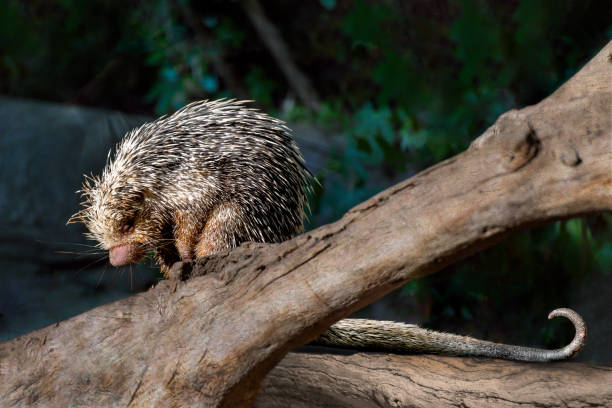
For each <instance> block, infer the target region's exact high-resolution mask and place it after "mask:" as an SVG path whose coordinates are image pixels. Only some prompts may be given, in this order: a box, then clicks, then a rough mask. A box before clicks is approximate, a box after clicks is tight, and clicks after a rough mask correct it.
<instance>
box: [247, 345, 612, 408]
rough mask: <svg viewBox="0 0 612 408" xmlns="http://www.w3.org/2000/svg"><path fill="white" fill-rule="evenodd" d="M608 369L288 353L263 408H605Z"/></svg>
mask: <svg viewBox="0 0 612 408" xmlns="http://www.w3.org/2000/svg"><path fill="white" fill-rule="evenodd" d="M611 385H612V367H596V366H589V365H586V364H580V363H572V362H562V363H553V364H534V363H516V362H509V361H503V360H487V359H477V358H463V357H442V356H434V355H412V356H407V355H389V354H378V353H371V354H363V353H357V354H353V355H340V354H331V355H330V354H310V353H308V354H305V353H293V352H292V353H289V354H288V355H287V356H286V357H285V358H284V359H283V360H282V361H281V362H280V363H279V364H278V365H277V366H276V367H274V369H273V370H272V371H271V372H270V373H269V374H268V375H267V376H266V378H265V379H264V385H263V388H262V390H261V393H260V394H259V395H258V396H257V399H256V401H255V406H256V407H261V408H264V407H265V408H277V407H278V408H285V407H292V408H302V407H303V408H318V407H321V408H370V407H371V408H380V407H413V408H420V407H423V408H425V407H439V408H444V407H534V406H539V407H542V406H545V407H602V408H603V407H610V406H612V386H611Z"/></svg>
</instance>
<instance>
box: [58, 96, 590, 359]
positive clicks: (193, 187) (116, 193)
mask: <svg viewBox="0 0 612 408" xmlns="http://www.w3.org/2000/svg"><path fill="white" fill-rule="evenodd" d="M244 103H245V102H240V101H234V100H219V101H214V102H208V101H201V102H194V103H192V104H190V105H187V106H185V107H184V108H182V109H180V110H178V111H177V112H176V113H174V114H172V115H170V116H167V117H162V118H160V119H157V120H156V121H154V122H151V123H146V124H144V125H142V126H141V127H139V128H137V129H135V130H132V131H131V132H129V133H128V134H127V135H126V136H125V137H124V139H123V140H122V141H121V142H120V143H119V145H118V146H117V149H116V152H115V157H114V159H112V160H111V159H110V152H109V159H108V161H107V165H106V167H105V169H104V171H103V173H102V175H101V176H100V177H89V178H86V181H85V183H84V185H83V189H82V190H81V192H82V194H83V196H84V198H85V200H84V202H83V205H84V208H83V209H82V210H81V211H80V212H78V213H77V214H75V215H74V216H73V217H72V218H71V220H70V221H69V222H84V223H85V224H86V226H87V227H88V228H89V231H90V233H89V234H88V235H89V237H90V238H92V239H94V240H96V241H98V243H99V246H100V247H101V248H102V249H105V250H108V251H109V257H110V260H111V263H113V265H115V266H117V265H123V264H127V263H134V262H138V261H139V260H140V259H141V258H142V257H143V256H144V254H145V253H146V252H147V251H154V252H155V256H156V259H157V261H158V263H159V264H160V266H161V269H162V271H164V272H165V273H167V272H168V270H169V268H170V266H171V265H172V264H173V263H174V262H175V261H178V260H190V259H192V258H193V257H196V256H197V257H201V256H204V255H208V254H212V253H215V252H218V251H221V250H226V249H231V248H234V247H236V246H238V245H239V244H240V243H242V242H245V241H256V242H278V241H283V240H285V239H288V238H291V237H292V236H294V235H295V234H297V233H298V232H300V231H301V229H302V224H303V219H304V215H305V214H304V207H305V206H306V205H307V201H306V195H307V193H308V191H309V189H310V181H311V177H312V176H311V174H310V173H309V172H308V170H307V169H306V167H305V165H304V160H303V159H302V156H301V154H300V152H299V149H298V147H297V145H296V144H295V142H294V141H293V139H292V138H291V134H290V131H289V129H288V128H287V127H286V126H285V125H284V123H283V122H281V121H279V120H277V119H274V118H271V117H270V116H267V115H265V114H263V113H261V112H259V111H257V110H255V109H249V108H246V107H245V106H244ZM113 254H114V255H113ZM555 316H564V317H566V318H568V319H570V320H571V321H572V323H573V324H574V327H575V328H576V335H575V337H574V340H573V341H572V342H571V343H570V344H569V345H567V346H566V347H564V348H562V349H558V350H541V349H534V348H529V347H520V346H511V345H506V344H496V343H490V342H486V341H482V340H477V339H473V338H469V337H463V336H457V335H453V334H449V333H442V332H435V331H431V330H426V329H422V328H420V327H418V326H414V325H410V324H403V323H396V322H384V321H373V320H361V319H345V320H342V321H340V322H338V323H336V324H335V325H333V326H332V327H330V329H329V330H328V331H326V332H324V333H323V334H322V335H321V336H320V337H319V338H318V339H317V340H316V341H315V343H317V344H322V345H332V346H343V347H351V348H358V349H374V350H381V351H394V352H431V353H441V354H455V355H471V356H486V357H493V358H505V359H511V360H524V361H550V360H559V359H565V358H568V357H570V356H572V355H573V354H575V353H576V352H577V351H578V350H579V349H580V348H581V347H582V346H583V345H584V339H585V336H586V326H585V325H584V322H583V321H582V319H581V318H580V316H579V315H578V314H577V313H576V312H574V311H572V310H570V309H557V310H554V311H553V312H551V314H550V315H549V318H551V317H555Z"/></svg>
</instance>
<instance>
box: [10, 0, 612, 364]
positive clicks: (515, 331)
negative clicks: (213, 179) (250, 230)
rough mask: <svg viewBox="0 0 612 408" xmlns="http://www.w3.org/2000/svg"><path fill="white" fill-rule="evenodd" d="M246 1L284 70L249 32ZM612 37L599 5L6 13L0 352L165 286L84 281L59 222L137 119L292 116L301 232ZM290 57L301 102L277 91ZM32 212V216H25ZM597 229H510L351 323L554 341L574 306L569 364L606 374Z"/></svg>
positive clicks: (280, 4)
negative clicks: (580, 348)
mask: <svg viewBox="0 0 612 408" xmlns="http://www.w3.org/2000/svg"><path fill="white" fill-rule="evenodd" d="M257 4H259V5H260V6H261V8H262V10H263V13H264V14H265V16H266V18H267V21H268V23H270V24H271V25H272V26H273V27H274V28H275V30H274V31H273V33H275V34H274V39H275V40H277V41H280V42H282V43H283V44H284V45H285V47H286V48H287V49H288V51H289V54H288V58H286V59H278V58H276V57H275V56H274V55H273V54H272V53H271V52H270V50H269V48H268V46H267V45H266V44H267V41H268V40H269V39H270V38H269V37H266V35H262V34H261V33H260V32H259V31H257V30H256V29H255V28H254V26H253V24H252V18H253V15H254V13H255V12H256V10H257V9H256V8H255V9H254V8H253V5H255V6H256V5H257ZM611 37H612V7H611V6H610V2H609V1H586V0H581V1H578V0H577V1H569V0H564V1H545V0H520V1H518V0H517V1H505V2H495V1H484V0H483V1H480V0H457V1H442V0H436V1H411V2H408V1H400V0H397V1H390V0H388V1H335V0H320V1H311V2H303V1H279V0H275V1H265V2H264V1H261V3H257V2H253V1H248V2H240V1H220V0H219V1H207V2H196V1H188V0H176V1H170V0H152V1H135V0H132V1H126V0H104V1H103V0H90V1H80V0H61V1H60V0H55V1H47V0H30V1H17V0H5V1H3V2H1V3H0V93H1V94H2V95H4V98H2V99H0V122H2V127H1V129H0V130H1V131H2V133H0V148H1V149H2V150H1V151H0V170H1V171H2V173H1V174H2V178H0V183H3V184H0V211H2V215H3V219H2V220H0V223H1V224H0V227H1V230H3V232H2V234H0V235H1V239H2V240H1V241H0V245H2V250H0V254H1V255H2V257H3V259H4V261H5V263H3V268H2V269H3V271H2V273H3V275H2V280H3V282H4V283H3V289H2V290H1V291H0V296H1V297H0V339H8V338H11V337H14V336H16V335H18V334H22V333H24V332H27V331H29V330H32V329H34V328H37V327H42V326H43V325H46V324H50V323H52V322H53V321H56V320H58V319H63V318H66V317H68V316H70V315H73V314H75V313H79V312H81V311H84V310H87V309H88V308H90V307H93V306H94V305H95V304H99V303H104V302H107V301H110V300H112V299H116V298H118V297H121V296H125V295H128V294H130V293H133V292H134V291H136V290H141V289H144V288H146V287H148V285H150V284H152V283H153V282H154V281H155V280H157V279H159V276H158V275H157V274H156V272H155V270H154V268H153V270H151V268H149V270H148V271H142V269H140V268H138V269H136V270H134V269H127V270H111V269H109V268H105V267H102V268H100V267H97V268H96V269H90V268H91V267H89V266H88V264H90V263H91V262H92V261H95V260H99V259H100V256H97V257H96V256H93V255H92V254H90V252H91V251H92V249H91V248H89V247H81V246H80V243H84V242H85V241H84V240H82V239H81V238H79V236H80V235H79V234H80V232H82V231H81V229H79V227H74V226H71V227H70V228H72V230H70V229H67V227H65V226H64V222H65V220H66V218H67V216H69V215H70V213H71V212H72V211H74V210H76V209H77V203H78V197H77V196H76V195H74V194H72V191H74V190H76V189H78V188H79V185H80V182H81V180H82V177H81V173H82V172H87V171H93V172H94V173H98V172H99V171H100V169H101V167H102V166H103V164H104V160H105V158H106V154H107V151H108V149H109V146H111V145H112V144H113V143H114V141H116V140H117V139H118V138H119V137H120V136H121V134H122V133H123V132H124V131H125V129H129V127H131V126H135V125H137V124H138V123H141V122H142V120H144V119H145V118H152V117H154V116H157V115H161V114H165V113H169V112H172V111H174V110H175V109H177V108H179V107H181V106H183V105H185V104H186V103H188V102H190V101H193V100H198V99H206V98H208V99H215V98H220V97H238V98H249V99H253V100H255V101H256V104H257V106H258V107H260V108H261V109H263V110H265V111H267V112H269V113H270V114H272V115H274V116H277V117H280V118H283V119H285V120H287V121H289V123H290V124H291V126H292V127H295V128H296V129H298V131H296V136H298V141H299V142H300V144H301V145H302V146H303V150H304V153H305V156H306V158H307V160H309V161H310V163H308V164H309V166H310V167H311V169H313V171H314V172H316V174H317V177H318V178H319V180H320V181H321V188H318V189H317V191H316V193H315V195H314V196H313V197H312V200H311V203H312V215H311V217H310V221H309V224H308V228H315V227H316V226H318V225H321V224H324V223H328V222H331V221H334V220H336V219H338V218H339V217H340V216H341V215H342V214H343V213H344V212H346V211H347V210H348V209H349V208H350V207H352V206H353V205H355V204H357V203H359V202H361V201H363V200H364V199H366V198H368V197H370V196H372V195H373V194H375V193H376V192H378V191H380V190H382V189H384V188H386V187H388V186H389V185H391V184H393V183H395V182H397V181H399V180H401V179H404V178H406V177H409V176H410V175H412V174H414V173H415V172H417V171H419V170H421V169H424V168H427V167H429V166H431V165H433V164H435V163H437V162H439V161H441V160H443V159H445V158H448V157H450V156H452V155H455V154H457V153H459V152H461V151H462V150H464V149H465V148H466V147H467V146H468V145H469V143H470V141H471V140H473V139H474V138H476V137H477V136H478V135H479V134H480V133H482V132H483V131H484V130H485V129H486V128H487V127H488V126H490V125H491V124H492V123H493V121H494V120H495V119H496V118H497V117H498V116H499V115H500V114H501V113H503V112H505V111H507V110H509V109H512V108H520V107H523V106H526V105H530V104H534V103H537V102H538V101H540V100H541V99H543V98H544V97H546V96H548V95H549V94H550V93H552V92H553V91H554V90H555V89H557V88H558V87H559V86H560V85H561V84H562V83H563V82H564V81H565V80H567V79H568V78H569V77H571V76H572V75H573V74H574V73H575V72H576V71H577V70H579V69H580V67H581V66H582V65H583V64H584V63H586V62H587V61H588V60H589V59H590V58H591V57H592V56H593V55H595V53H596V52H597V51H598V50H599V49H600V48H601V47H602V46H603V45H604V44H606V42H607V41H609V40H610V38H611ZM288 64H289V65H290V64H293V65H294V66H295V67H297V69H298V70H299V71H301V73H302V74H303V75H304V77H306V78H307V81H308V82H309V83H310V85H311V87H312V89H313V90H314V92H313V94H312V97H310V98H304V97H303V96H302V95H301V94H300V93H299V92H298V90H297V88H296V85H295V83H294V82H293V81H291V80H289V79H288V78H287V76H286V75H285V72H286V68H287V66H288ZM15 98H18V99H15ZM32 100H40V101H46V102H52V103H53V104H48V103H43V104H40V103H35V102H33V101H32ZM82 107H88V108H96V109H94V110H91V109H83V108H82ZM99 109H102V110H99ZM113 111H121V112H123V113H125V115H124V114H119V113H117V112H113ZM134 115H139V116H134ZM74 123H78V126H77V125H74ZM53 129H55V130H53ZM66 129H68V130H66ZM26 134H27V135H28V136H27V137H26V136H25V135H26ZM68 135H70V136H68ZM94 140H95V141H96V143H93V142H92V141H94ZM34 146H38V149H39V150H36V152H38V153H35V154H33V153H32V152H33V151H35V147H34ZM75 148H76V151H75V150H74V149H75ZM19 152H21V153H22V154H23V156H20V155H19V154H18V153H19ZM21 153H20V154H21ZM25 157H28V159H27V160H26V159H25ZM43 164H44V166H48V167H43ZM71 165H74V166H75V167H70V166H71ZM43 168H44V170H42V169H43ZM50 174H51V175H53V176H50ZM60 184H61V185H63V186H67V187H66V188H68V189H69V193H65V189H61V188H60V187H59V185H60ZM42 185H44V189H43V188H42ZM1 195H4V197H2V196H1ZM28 203H30V204H31V205H34V206H36V205H37V206H38V207H37V208H39V209H40V210H39V212H40V217H38V218H36V217H35V218H32V219H30V218H31V217H30V218H28V217H29V216H30V215H31V214H32V211H33V210H30V209H29V208H28V207H27V205H30V204H28ZM32 203H36V205H35V204H32ZM52 204H53V205H55V207H53V206H52ZM56 209H57V210H56ZM53 214H59V215H60V216H58V217H57V218H52V216H53ZM51 220H52V221H51ZM611 225H612V216H611V215H610V214H599V215H594V216H590V217H587V218H581V219H573V220H567V221H559V222H555V223H552V224H550V225H546V226H542V227H539V228H536V229H532V230H528V231H522V232H519V233H516V234H514V235H513V236H511V237H510V238H509V239H507V240H505V241H504V242H502V243H501V244H499V245H497V246H495V247H493V248H491V249H489V250H487V251H484V252H482V253H480V254H477V255H475V256H473V257H471V258H470V259H468V260H465V261H463V262H460V263H458V264H456V265H454V266H452V267H450V268H448V269H447V270H445V271H443V272H441V273H438V274H436V275H434V276H431V277H428V278H425V279H421V280H418V281H415V282H411V283H409V284H408V285H406V286H405V287H403V288H402V289H401V290H399V291H397V292H395V293H393V294H391V295H389V296H388V297H387V298H385V299H384V300H382V301H380V302H377V303H376V304H374V305H373V306H371V307H369V308H368V309H366V310H364V311H362V312H361V314H363V315H369V316H373V317H377V318H393V319H401V320H408V321H417V322H421V324H423V325H425V326H427V327H431V328H437V329H443V330H447V331H453V332H460V333H464V334H470V335H474V336H478V337H483V338H487V339H490V340H493V341H502V340H503V341H504V342H510V343H523V344H539V345H542V346H547V347H554V346H559V345H561V344H562V343H565V342H567V341H568V339H569V338H571V336H572V334H573V332H572V330H571V326H570V325H569V324H566V323H565V322H562V321H560V322H558V321H553V322H550V323H548V322H546V319H545V316H546V315H547V313H548V312H549V311H550V310H552V309H553V308H556V307H562V306H571V307H575V308H576V309H577V310H578V312H580V313H583V314H584V315H585V317H586V318H587V323H588V325H589V330H590V335H591V337H590V340H589V346H587V348H586V349H585V352H584V353H583V358H586V359H590V360H594V361H600V362H610V361H612V355H611V354H610V347H609V338H610V337H609V336H610V332H609V329H608V331H606V330H604V329H603V328H605V327H607V326H610V322H609V312H608V311H609V309H610V304H609V300H608V299H609V294H610V286H611V285H610V275H609V272H610V270H611V267H612V245H611V243H610V242H611V241H610V239H611V238H612V228H611ZM47 227H48V228H47ZM66 229H67V230H68V232H66V234H68V235H67V237H68V238H65V237H63V235H62V234H64V232H63V231H64V230H66ZM33 230H36V231H37V233H36V234H33V233H32V231H33ZM49 231H53V232H49ZM64 238H65V239H66V241H64V240H63V239H64ZM19 245H21V246H22V247H24V246H25V247H27V248H28V249H30V252H27V255H23V254H22V255H20V254H21V252H19V251H18V250H17V249H15V248H18V247H19ZM66 252H68V253H67V254H66ZM59 253H62V254H63V256H62V257H56V256H54V254H59ZM104 262H106V261H105V260H102V263H104ZM94 267H95V265H94ZM66 288H71V289H70V290H66ZM568 326H569V327H568ZM598 330H599V331H598Z"/></svg>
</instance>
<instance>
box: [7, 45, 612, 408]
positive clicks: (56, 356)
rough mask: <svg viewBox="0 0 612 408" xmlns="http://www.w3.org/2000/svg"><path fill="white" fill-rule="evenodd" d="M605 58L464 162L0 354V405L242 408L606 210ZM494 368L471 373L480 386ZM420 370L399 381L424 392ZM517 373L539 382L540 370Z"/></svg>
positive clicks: (610, 119)
mask: <svg viewBox="0 0 612 408" xmlns="http://www.w3.org/2000/svg"><path fill="white" fill-rule="evenodd" d="M611 54H612V43H609V44H608V45H607V46H606V47H605V48H604V49H603V50H602V51H601V52H600V53H599V54H598V55H597V56H596V57H594V58H593V60H592V61H591V62H589V63H588V64H587V65H586V66H585V67H584V68H583V69H582V70H581V71H580V72H579V73H577V74H576V75H575V76H574V77H573V78H572V79H571V80H570V81H568V83H566V84H565V85H564V86H562V87H561V88H560V89H559V90H557V91H556V92H555V93H554V94H553V95H551V96H550V97H549V98H547V99H545V100H544V101H542V102H540V103H539V104H537V105H535V106H530V107H527V108H524V109H522V110H520V111H511V112H508V113H506V114H504V115H502V116H501V117H500V118H499V120H498V121H497V122H496V123H495V124H494V125H493V126H492V127H491V128H489V129H488V130H487V131H486V132H485V133H484V134H483V135H482V136H480V137H479V138H478V139H477V140H476V141H474V143H472V145H471V146H470V148H469V149H468V150H467V151H466V152H464V153H462V154H459V155H457V156H456V157H453V158H451V159H449V160H446V161H444V162H442V163H440V164H438V165H436V166H434V167H432V168H430V169H428V170H426V171H423V172H422V173H420V174H418V175H416V176H415V177H413V178H411V179H409V180H407V181H405V182H403V183H400V184H398V185H396V186H394V187H392V188H390V189H388V190H386V191H384V192H382V193H380V194H378V195H377V196H375V197H373V198H371V199H370V200H368V201H366V202H364V203H363V204H361V205H359V206H357V207H355V208H353V209H352V210H351V211H349V212H348V213H347V214H346V215H345V216H344V217H343V218H342V219H341V220H340V221H338V222H336V223H333V224H330V225H326V226H323V227H321V228H318V229H316V230H314V231H311V232H309V233H307V234H303V235H301V236H298V237H296V238H295V239H292V240H290V241H287V242H284V243H281V244H274V245H263V244H250V245H244V246H242V247H240V248H238V249H236V250H234V251H232V252H231V253H226V254H222V255H221V256H216V257H209V258H204V259H201V260H199V261H198V262H197V264H196V266H195V270H194V272H196V274H200V275H203V276H199V277H195V278H193V279H190V280H188V281H186V282H180V281H164V282H161V283H160V284H158V285H157V286H156V287H155V288H153V289H151V290H149V291H148V292H146V293H142V294H138V295H135V296H132V297H131V298H128V299H124V300H121V301H118V302H115V303H112V304H109V305H105V306H102V307H99V308H96V309H93V310H91V311H90V312H87V313H85V314H82V315H79V316H76V317H74V318H72V319H69V320H66V321H64V322H61V323H58V324H56V325H53V326H50V327H47V328H45V329H42V330H38V331H36V332H33V333H30V334H28V335H25V336H22V337H20V338H17V339H15V340H12V341H9V342H6V343H2V344H0V400H1V401H2V403H3V405H4V406H28V405H32V404H35V403H38V404H39V405H40V406H78V405H83V406H104V407H106V406H128V405H129V406H143V407H150V406H228V407H236V406H249V405H250V404H252V402H253V401H254V399H255V396H256V395H257V393H258V391H259V389H260V386H261V382H262V379H263V378H264V376H265V375H266V374H267V373H268V371H270V370H271V369H272V368H273V367H274V366H275V365H276V364H277V363H278V362H279V361H280V360H281V359H282V358H283V357H284V356H285V355H286V353H287V352H288V351H289V350H291V349H293V348H295V347H297V346H299V345H301V344H304V343H307V342H309V341H311V340H312V339H314V338H315V337H316V336H317V335H318V334H319V333H321V332H322V331H323V330H324V329H325V328H326V327H328V326H329V325H330V324H331V323H333V322H334V321H336V320H338V319H340V318H342V317H343V316H346V315H348V314H350V313H351V312H353V311H355V310H357V309H359V308H361V307H363V306H364V305H367V304H368V303H370V302H372V301H373V300H374V299H376V298H379V297H381V296H383V295H384V294H386V293H388V292H389V291H391V290H393V289H395V288H397V287H399V286H400V285H402V284H404V283H406V282H407V281H409V280H411V279H415V278H418V277H420V276H423V275H426V274H429V273H432V272H435V271H437V270H439V269H441V268H442V267H443V266H445V265H447V264H449V263H451V262H454V261H456V260H457V259H459V258H461V257H464V256H465V255H467V254H470V253H473V252H475V251H477V250H479V249H481V248H483V247H486V246H489V245H492V244H493V243H495V242H497V241H498V240H499V239H501V238H502V237H504V236H505V235H506V234H508V233H509V232H510V231H513V230H515V229H517V228H524V227H527V226H531V225H534V224H538V223H543V222H547V221H552V220H557V219H561V218H567V217H572V216H576V215H579V214H585V213H592V212H597V211H605V210H610V209H612V115H611V112H612V62H611V61H612V57H611ZM601 324H605V323H604V322H601ZM420 358H422V357H419V358H417V357H414V358H413V360H412V361H414V362H417V361H425V360H419V359H420ZM430 361H438V362H441V363H440V364H444V362H445V361H446V362H447V364H449V368H448V376H447V377H446V378H444V377H443V376H442V374H441V371H439V372H438V373H437V374H436V377H435V378H437V381H438V382H440V383H444V382H447V381H450V380H449V379H450V378H452V376H453V372H454V371H453V370H454V369H453V368H452V367H450V365H451V364H450V363H448V362H454V363H453V364H455V362H458V361H460V360H457V359H450V360H447V359H434V358H430ZM470 361H472V360H465V361H463V362H461V363H456V364H463V365H467V364H470ZM391 363H392V361H389V365H390V366H391V365H392V364H391ZM499 364H500V363H499V362H496V361H490V362H485V363H483V368H484V371H483V374H482V377H483V378H482V380H481V381H483V382H485V381H489V380H490V372H489V371H488V370H494V367H499ZM504 365H507V366H508V367H511V366H512V363H504ZM429 367H430V365H429V364H428V365H426V366H424V367H423V368H420V369H419V370H418V371H417V372H415V374H414V377H410V378H411V380H412V381H415V382H416V381H418V382H420V383H423V384H425V383H426V382H425V381H424V380H423V378H427V377H431V374H430V373H429V372H428V368H429ZM516 367H523V368H524V367H527V366H526V365H524V364H519V365H517V366H516ZM529 367H530V370H529V371H532V370H533V371H534V374H533V375H535V376H536V377H537V378H538V380H537V381H545V380H546V378H548V377H547V376H548V375H549V374H547V372H548V371H547V370H549V369H552V368H546V367H545V366H535V365H533V366H531V365H530V366H529ZM551 367H563V366H559V365H555V366H551ZM579 367H583V366H579ZM516 369H517V368H515V370H516ZM542 370H543V371H542ZM570 371H571V370H570ZM583 371H584V372H585V373H586V372H589V373H596V374H592V375H593V376H594V379H593V381H605V380H606V379H609V371H606V370H603V371H598V370H597V369H596V368H592V369H591V368H584V370H583V369H581V368H578V369H576V370H575V371H571V372H572V373H574V374H572V375H573V377H572V378H569V377H568V378H567V380H564V381H567V382H575V383H579V382H580V377H582V376H583V375H584V374H583ZM538 373H539V374H538ZM597 373H599V374H597ZM602 373H603V374H602ZM462 375H464V374H462ZM466 375H467V374H466ZM589 375H591V374H589ZM606 376H608V377H606ZM470 378H472V377H470ZM534 378H535V377H534ZM535 381H536V380H535V379H534V382H535ZM442 385H443V384H442ZM442 385H440V387H442ZM483 387H484V386H483ZM442 388H444V387H442ZM447 389H450V388H447ZM483 389H484V388H483ZM339 392H340V393H342V392H343V391H342V390H339ZM516 392H517V393H519V392H521V391H520V390H517V391H516ZM602 394H604V392H603V391H602ZM433 395H435V394H433V393H432V395H431V397H432V398H433ZM499 395H503V394H499ZM534 395H535V394H534ZM441 398H442V397H441ZM492 398H495V397H492ZM604 398H609V394H607V396H606V395H603V396H602V400H603V399H604ZM499 401H501V400H499V399H495V400H494V402H499ZM530 401H531V400H530ZM391 402H392V401H391ZM535 402H537V401H534V403H535ZM537 403H539V402H537Z"/></svg>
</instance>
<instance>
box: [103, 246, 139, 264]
mask: <svg viewBox="0 0 612 408" xmlns="http://www.w3.org/2000/svg"><path fill="white" fill-rule="evenodd" d="M143 256H144V253H143V251H142V250H140V249H139V248H138V246H137V245H134V244H131V243H126V244H120V245H117V246H114V247H112V248H111V249H110V250H109V251H108V258H109V260H110V263H111V265H113V266H123V265H127V264H131V263H138V262H139V261H140V260H141V259H142V257H143Z"/></svg>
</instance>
